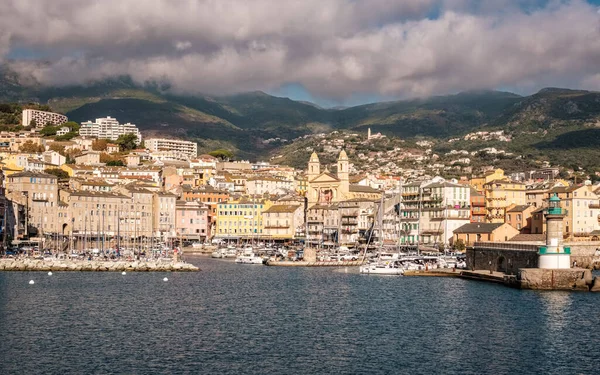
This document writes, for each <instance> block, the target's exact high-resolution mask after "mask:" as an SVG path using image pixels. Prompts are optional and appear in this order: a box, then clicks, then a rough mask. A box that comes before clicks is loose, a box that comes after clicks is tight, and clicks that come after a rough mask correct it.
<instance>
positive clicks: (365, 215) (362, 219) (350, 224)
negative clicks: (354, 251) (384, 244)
mask: <svg viewBox="0 0 600 375" xmlns="http://www.w3.org/2000/svg"><path fill="white" fill-rule="evenodd" d="M378 208H379V202H378V201H373V200H368V199H351V200H348V201H344V202H340V203H339V205H338V211H339V215H340V221H339V223H340V231H339V243H340V245H343V246H347V247H355V246H357V245H358V244H359V243H363V242H365V241H367V238H366V234H367V230H368V229H369V228H370V227H371V224H372V223H373V219H374V213H375V212H376V210H378ZM313 212H315V211H313ZM386 216H388V215H386ZM397 219H398V216H397V215H396V214H395V213H394V214H393V220H394V227H393V228H392V230H391V231H389V233H392V237H390V238H392V241H395V240H397V238H398V231H397V228H396V225H395V224H396V222H397ZM384 222H385V219H384ZM386 232H388V231H386ZM386 237H387V236H386Z"/></svg>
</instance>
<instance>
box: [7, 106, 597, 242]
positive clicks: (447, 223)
mask: <svg viewBox="0 0 600 375" xmlns="http://www.w3.org/2000/svg"><path fill="white" fill-rule="evenodd" d="M28 116H31V113H28ZM46 118H49V119H51V118H52V117H51V116H46V117H45V118H44V119H46ZM57 119H58V120H60V121H63V120H66V119H63V118H61V117H57ZM49 121H50V120H49ZM86 124H87V126H89V127H90V129H91V127H93V128H94V129H96V130H97V131H100V132H105V133H107V132H108V133H110V132H111V131H113V130H114V129H113V130H110V129H108V128H107V126H114V127H116V126H120V125H119V124H118V122H117V121H116V120H115V119H112V118H104V119H97V120H96V122H95V123H92V122H88V123H86ZM126 125H127V126H126V127H125V128H123V129H132V127H133V126H134V125H132V124H126ZM90 129H88V130H87V132H88V133H89V132H91V131H92V130H90ZM115 129H116V128H115ZM119 129H120V128H119ZM119 129H116V130H114V131H120V130H119ZM96 130H94V131H96ZM132 132H133V131H132ZM88 133H86V134H88ZM108 133H107V134H108ZM133 134H135V135H136V138H138V140H139V139H141V135H140V134H139V132H133ZM501 135H502V134H499V135H498V136H501ZM349 136H352V135H343V136H341V137H340V139H339V140H338V141H337V142H327V145H328V146H329V148H331V150H329V149H328V150H327V152H337V162H336V163H335V165H332V166H331V170H329V167H328V166H323V165H321V162H320V160H319V155H318V154H317V153H315V152H313V153H312V155H311V157H310V159H309V160H308V164H307V168H306V169H305V170H304V169H295V168H292V167H287V166H280V165H274V164H270V163H268V162H258V163H251V162H249V161H228V160H220V159H217V158H215V157H213V156H210V155H200V156H198V155H197V145H196V144H195V143H193V142H189V141H184V140H176V139H160V138H152V139H147V140H145V143H146V147H144V148H140V149H133V150H129V151H127V153H125V154H124V153H123V152H122V150H121V149H120V148H119V146H118V145H116V144H114V143H110V141H109V142H107V143H106V144H105V145H103V147H102V150H94V144H95V141H96V140H97V139H98V137H96V136H93V135H89V134H88V135H87V136H81V135H80V136H77V137H74V138H73V139H71V140H70V141H67V142H65V141H63V142H58V141H56V140H52V139H50V138H48V137H42V136H41V135H40V134H38V133H37V132H36V131H35V130H34V131H28V132H20V133H12V134H0V158H1V161H0V166H1V167H2V176H1V177H2V188H1V191H0V204H1V205H2V206H1V207H0V217H1V222H0V224H1V225H0V230H1V231H2V234H3V238H4V241H5V244H6V242H7V241H9V240H17V241H19V240H30V239H31V238H35V239H37V240H38V241H48V244H54V246H66V243H67V242H69V241H70V242H71V243H70V246H73V245H74V246H76V247H77V246H80V247H82V246H85V245H84V244H85V243H86V241H94V240H95V241H98V240H99V239H100V238H102V241H103V243H106V244H107V246H112V245H114V243H115V240H116V238H117V237H118V238H123V237H125V238H129V239H130V240H132V241H141V242H144V241H148V239H150V238H151V239H155V238H159V239H161V240H164V241H168V240H169V239H180V240H189V241H209V240H218V241H248V240H254V239H257V240H261V241H278V242H287V243H291V242H294V243H300V242H303V243H307V244H310V245H311V246H323V247H326V246H342V245H343V246H348V247H355V246H360V245H361V244H365V243H367V242H372V243H381V244H400V245H402V244H417V243H418V244H425V245H431V246H435V247H438V248H439V247H446V246H456V245H458V244H461V245H466V246H471V245H472V244H474V243H475V242H477V241H493V242H498V241H515V240H518V239H522V240H534V239H536V238H538V237H539V238H542V236H543V234H544V233H545V231H546V228H545V224H544V214H545V212H546V210H547V207H548V202H549V199H550V197H552V196H555V195H556V196H557V197H559V198H560V200H561V204H562V205H563V206H564V207H563V208H564V210H565V213H566V215H565V217H564V225H563V227H564V229H565V237H566V238H568V239H569V240H571V241H579V240H581V241H584V240H592V239H595V240H597V239H598V237H600V223H599V220H600V200H599V199H600V198H599V196H600V187H599V186H597V185H592V184H591V183H590V182H589V181H585V182H583V183H580V184H572V183H570V182H568V181H564V180H560V179H558V175H557V173H554V172H555V171H554V170H550V171H538V172H536V173H533V172H531V173H527V174H525V173H523V174H518V175H515V176H507V175H505V174H504V171H502V170H500V169H496V170H489V171H487V172H486V173H484V174H483V175H481V176H477V177H473V178H470V179H468V178H466V177H463V178H460V179H444V178H442V177H440V176H428V175H419V174H417V175H408V176H407V175H406V174H403V173H398V174H394V173H381V170H380V169H376V168H373V169H370V170H369V171H367V172H365V171H361V170H357V168H356V167H355V166H354V165H353V163H351V162H350V159H349V158H348V155H347V153H346V148H347V147H348V146H349V142H348V141H347V138H348V137H349ZM344 137H345V138H344ZM321 138H322V140H325V139H326V138H325V137H324V136H323V137H321ZM382 138H385V137H383V136H381V135H379V134H375V135H371V134H369V137H368V138H367V139H366V140H365V141H364V142H373V141H377V140H381V139H382ZM422 142H425V143H423V144H422V145H421V146H419V147H431V145H430V144H429V143H427V142H428V141H422ZM25 144H27V145H29V146H31V145H35V146H36V147H37V149H38V151H32V150H31V149H28V150H27V151H25V150H23V147H24V145H25ZM55 146H60V147H55ZM59 149H60V150H61V151H63V150H64V151H67V152H68V151H69V150H71V151H76V152H74V153H73V154H70V155H73V156H72V157H67V156H65V152H59V151H57V150H59ZM390 151H391V152H392V154H393V155H394V156H393V157H387V156H386V158H387V164H386V165H389V166H390V167H389V168H392V167H393V166H394V165H396V160H395V159H394V158H397V157H399V155H408V153H410V151H407V150H402V149H400V148H397V149H396V148H394V149H393V150H389V151H386V152H385V155H387V153H389V152H390ZM422 154H423V155H428V153H427V152H423V153H422ZM454 154H456V155H462V154H461V153H460V152H455V153H454ZM111 155H119V157H121V159H122V160H124V163H121V164H119V165H116V164H114V163H112V164H111V163H107V162H106V160H107V156H108V159H110V156H111ZM411 155H414V154H411ZM382 156H383V155H378V154H376V155H368V156H367V157H368V159H367V160H370V159H371V158H373V159H376V158H379V159H381V157H382ZM356 157H357V158H358V160H361V159H362V158H364V157H365V155H361V154H358V155H356ZM111 160H112V159H111ZM415 163H417V161H416V160H415ZM394 168H395V167H394ZM52 239H54V241H52Z"/></svg>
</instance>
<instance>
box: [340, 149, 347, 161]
mask: <svg viewBox="0 0 600 375" xmlns="http://www.w3.org/2000/svg"><path fill="white" fill-rule="evenodd" d="M338 160H348V155H346V150H342V152H340V157H339V158H338Z"/></svg>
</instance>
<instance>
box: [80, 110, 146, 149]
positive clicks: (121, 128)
mask: <svg viewBox="0 0 600 375" xmlns="http://www.w3.org/2000/svg"><path fill="white" fill-rule="evenodd" d="M129 133H131V134H135V136H136V137H137V142H138V144H139V143H140V142H141V141H142V134H141V133H140V131H139V130H138V128H137V126H135V125H134V124H131V123H126V124H120V123H119V121H117V119H115V118H113V117H110V116H108V117H102V118H97V119H96V121H95V122H92V121H86V122H82V123H81V128H80V129H79V135H81V136H83V137H96V138H100V139H110V140H111V141H116V140H117V139H118V138H119V136H120V135H123V134H129Z"/></svg>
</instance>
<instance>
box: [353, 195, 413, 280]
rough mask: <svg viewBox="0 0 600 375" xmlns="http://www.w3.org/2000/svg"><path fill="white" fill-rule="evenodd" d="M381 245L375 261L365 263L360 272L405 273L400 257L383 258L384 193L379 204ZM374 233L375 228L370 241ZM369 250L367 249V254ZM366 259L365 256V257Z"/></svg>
mask: <svg viewBox="0 0 600 375" xmlns="http://www.w3.org/2000/svg"><path fill="white" fill-rule="evenodd" d="M378 211H379V237H380V238H379V239H380V243H379V247H378V248H377V259H376V260H375V261H374V262H371V263H367V264H363V265H362V266H360V267H359V271H360V273H365V274H369V275H403V274H404V269H403V268H402V266H401V264H400V262H399V261H398V259H397V258H396V259H393V258H392V259H382V257H381V248H382V247H383V215H384V211H385V209H384V206H383V194H382V195H381V203H380V205H379V210H378ZM372 235H373V230H371V232H370V233H369V241H367V243H368V242H370V240H371V236H372ZM366 253H367V250H366V249H365V256H366ZM363 261H364V257H363Z"/></svg>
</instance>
